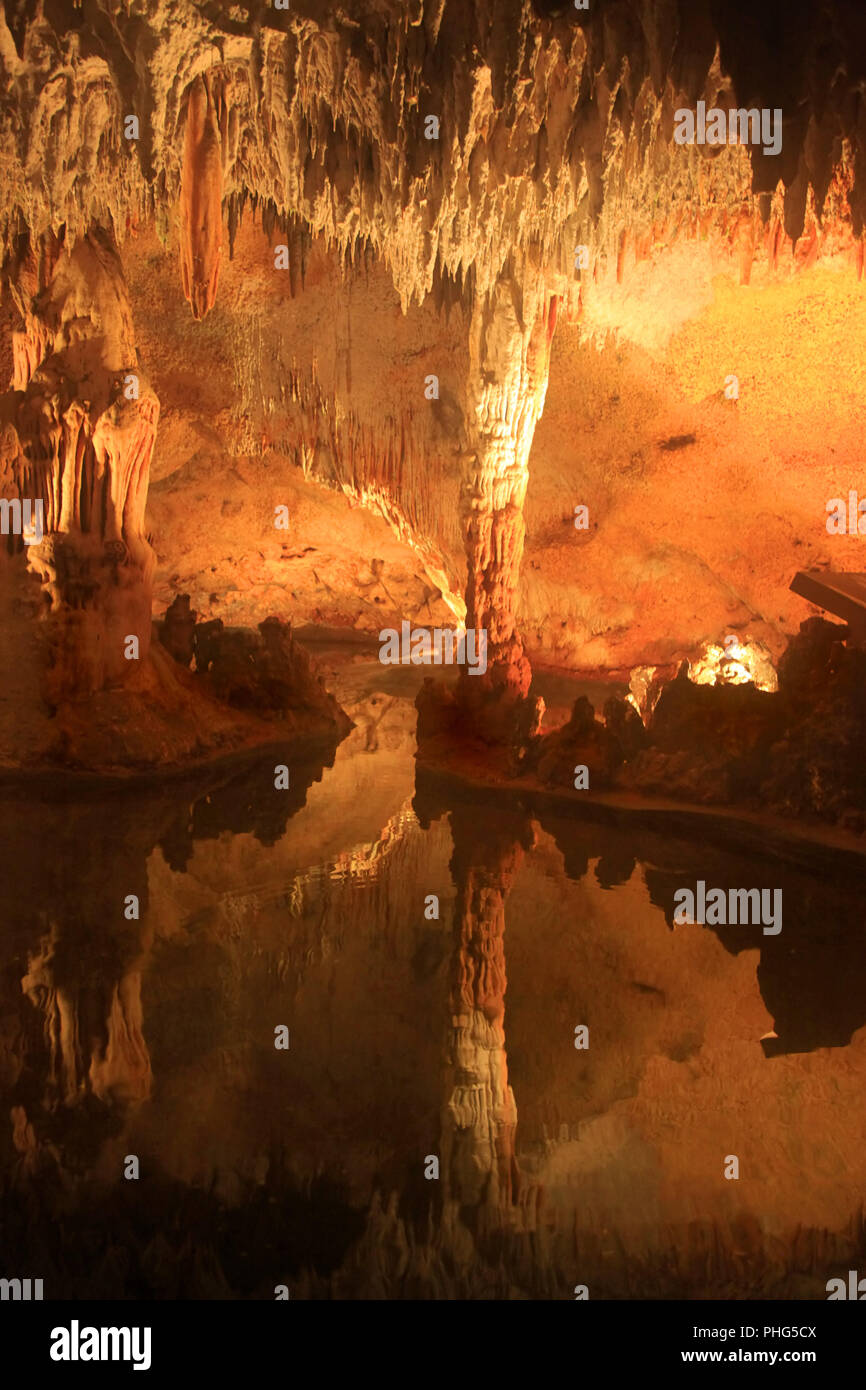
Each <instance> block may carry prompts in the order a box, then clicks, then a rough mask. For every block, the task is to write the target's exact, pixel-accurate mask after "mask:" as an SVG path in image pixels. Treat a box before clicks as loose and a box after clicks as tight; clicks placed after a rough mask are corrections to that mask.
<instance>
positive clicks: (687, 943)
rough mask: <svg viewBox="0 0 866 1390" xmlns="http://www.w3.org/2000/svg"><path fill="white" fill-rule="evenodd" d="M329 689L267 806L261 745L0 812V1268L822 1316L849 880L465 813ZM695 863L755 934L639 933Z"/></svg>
mask: <svg viewBox="0 0 866 1390" xmlns="http://www.w3.org/2000/svg"><path fill="white" fill-rule="evenodd" d="M363 701H366V704H364V707H363V709H359V710H356V711H353V712H354V713H355V714H356V724H357V727H356V730H355V732H354V733H353V734H352V735H351V736H350V737H349V738H348V739H347V740H346V742H345V744H344V745H342V746H341V748H340V749H339V750H338V752H337V754H336V758H335V759H333V760H332V763H331V764H329V765H328V768H326V769H325V768H323V767H322V766H321V765H319V766H315V767H310V768H307V769H306V770H304V769H301V768H299V767H296V766H294V765H293V766H292V777H291V791H290V792H279V791H276V790H275V789H274V785H273V759H271V761H270V763H269V764H267V765H261V764H259V765H255V764H253V765H251V766H249V767H247V768H246V769H244V770H243V771H240V770H238V771H237V772H236V773H235V774H233V775H232V776H228V775H224V776H222V777H221V778H215V779H212V780H211V781H210V782H208V783H205V784H195V783H187V784H183V785H181V784H175V785H173V786H172V787H170V788H169V787H163V788H160V789H158V790H157V789H152V790H150V791H136V792H135V793H134V794H133V795H126V796H124V795H120V794H118V795H116V796H115V797H113V798H111V799H106V798H105V796H104V795H103V796H101V797H98V798H90V799H88V798H86V797H84V796H80V797H79V798H78V799H77V800H75V801H72V800H71V799H69V798H68V797H67V798H64V799H63V800H60V799H52V798H51V797H50V796H48V795H47V794H45V795H43V796H41V797H40V799H38V800H37V799H34V798H32V797H27V796H24V795H21V794H20V793H18V794H17V795H16V796H15V797H14V798H12V797H8V796H7V797H5V798H3V799H0V832H2V836H3V844H4V846H5V850H4V862H3V868H4V890H5V891H4V901H5V911H4V936H3V941H4V946H3V956H2V977H0V1098H2V1107H3V1111H4V1112H5V1114H6V1115H7V1117H8V1119H7V1123H6V1124H5V1125H4V1126H3V1128H2V1130H0V1163H2V1194H0V1220H2V1230H3V1239H2V1246H0V1265H2V1269H0V1273H2V1274H3V1275H4V1276H6V1277H15V1276H16V1275H24V1274H30V1275H32V1276H33V1277H41V1278H43V1279H44V1280H45V1286H46V1296H48V1297H51V1296H53V1297H82V1298H86V1297H95V1296H101V1297H158V1298H173V1297H197V1298H208V1297H246V1298H249V1297H253V1298H271V1297H273V1290H274V1287H275V1285H277V1284H278V1283H288V1284H289V1285H290V1288H291V1290H292V1296H293V1297H336V1298H353V1297H424V1298H453V1297H458V1298H461V1297H467V1298H483V1297H495V1298H507V1297H539V1298H570V1297H572V1296H573V1295H572V1289H573V1287H574V1285H575V1284H577V1283H587V1284H589V1286H590V1290H591V1296H592V1297H651V1296H661V1297H673V1296H681V1295H685V1296H694V1297H701V1296H706V1295H707V1293H715V1294H717V1296H721V1297H744V1296H747V1295H754V1294H755V1293H756V1292H757V1293H758V1294H760V1293H764V1294H765V1295H766V1294H771V1295H776V1296H781V1297H823V1286H824V1283H825V1281H826V1279H827V1278H829V1277H830V1275H831V1274H832V1273H833V1272H834V1262H837V1263H840V1264H844V1263H845V1262H846V1261H847V1260H849V1259H854V1258H856V1256H857V1252H858V1250H859V1249H860V1245H861V1244H862V1233H861V1229H860V1228H858V1226H857V1219H858V1204H859V1197H858V1193H859V1191H862V1185H863V1179H864V1177H866V1173H864V1160H863V1145H862V1135H861V1134H860V1132H859V1129H858V1121H857V1113H858V1100H859V1096H860V1094H861V1092H862V1083H863V1064H864V1055H866V1047H864V1041H863V1040H862V1039H861V1037H860V1035H859V1033H858V1030H862V1028H863V1025H864V1023H866V963H864V962H866V952H864V951H863V941H862V935H863V932H864V924H863V921H862V916H861V915H858V913H857V911H856V903H857V902H858V900H859V891H860V878H859V877H858V872H857V870H856V868H855V866H853V865H852V864H851V863H850V862H843V861H841V860H837V861H832V860H830V859H827V860H826V863H825V865H824V870H823V872H822V871H821V865H810V866H809V868H808V870H807V869H806V868H803V867H802V866H798V865H796V864H795V863H787V864H783V863H781V862H779V861H778V860H773V859H769V858H766V857H765V858H763V859H762V858H760V857H758V856H754V857H750V856H747V855H746V854H744V852H743V851H742V850H737V851H736V852H731V851H725V850H723V849H720V848H713V847H712V846H708V845H707V844H701V843H699V842H697V841H688V840H684V839H682V838H680V839H673V838H671V837H670V836H663V835H660V834H658V833H655V832H653V831H650V830H647V829H645V828H639V827H638V828H635V826H634V824H632V823H629V824H625V823H623V824H617V823H616V822H611V823H608V824H599V823H595V822H593V821H591V820H587V819H582V820H575V819H574V818H573V817H570V816H565V815H564V814H562V812H561V811H558V810H554V809H551V806H550V804H549V803H544V804H541V803H539V804H538V805H534V804H532V803H531V801H527V802H526V803H525V804H524V805H523V806H522V807H519V806H510V805H509V804H506V803H505V802H504V800H503V798H501V797H498V798H492V799H491V798H484V797H480V796H478V797H471V798H467V797H466V796H465V794H463V793H459V794H458V793H457V792H456V791H455V790H454V788H449V787H448V785H447V783H445V782H437V780H436V779H435V778H429V777H426V778H424V777H418V778H416V776H415V769H414V764H413V743H412V728H413V721H414V711H413V709H412V705H411V692H410V693H409V695H408V696H407V698H405V699H404V698H402V697H400V698H397V697H393V696H389V697H388V698H387V699H386V700H384V701H383V700H382V698H381V695H380V694H377V693H376V692H375V691H372V692H370V691H368V692H367V693H366V694H365V695H364V696H363ZM371 728H375V730H376V737H375V739H372V740H371V737H370V729H371ZM698 878H703V879H705V880H706V881H707V882H711V883H712V884H714V885H718V886H721V887H728V886H750V885H751V884H752V883H753V882H754V883H755V884H761V883H763V884H766V885H771V884H772V885H774V886H782V887H783V891H784V901H785V919H784V930H783V931H782V933H781V934H780V935H779V936H778V937H765V936H763V935H762V933H761V929H760V927H757V928H749V927H737V928H718V929H712V928H701V927H677V928H676V929H674V927H673V902H674V894H675V892H676V890H677V888H678V887H681V886H689V885H693V884H694V883H695V881H696V880H697V879H698ZM428 894H435V895H436V896H437V897H438V898H439V903H440V916H439V918H438V919H433V920H428V919H426V918H425V916H424V912H423V908H424V902H425V898H426V896H427V895H428ZM130 895H135V897H137V899H138V901H139V915H138V917H135V916H133V917H131V918H130V917H127V916H125V915H124V903H125V902H127V900H128V898H129V896H130ZM506 924H507V925H506ZM506 961H507V962H508V972H507V973H508V981H509V991H508V1009H507V1012H506V985H507V973H506ZM279 1023H285V1024H286V1025H288V1026H289V1027H290V1029H291V1048H290V1050H289V1051H288V1052H286V1053H280V1052H278V1051H276V1050H275V1049H274V1047H273V1030H274V1026H275V1025H276V1024H279ZM577 1023H586V1024H587V1026H588V1027H589V1029H590V1038H591V1043H590V1049H589V1051H588V1052H587V1053H579V1052H577V1051H576V1050H575V1049H574V1047H573V1031H574V1025H575V1024H577ZM767 1034H775V1035H776V1036H775V1037H772V1036H769V1037H768V1036H765V1035H767ZM761 1039H763V1041H760V1040H761ZM731 1151H733V1152H738V1153H740V1154H741V1158H742V1162H743V1169H744V1173H745V1175H746V1179H747V1180H746V1181H744V1182H742V1183H741V1184H740V1186H739V1188H738V1189H737V1190H736V1191H734V1190H733V1189H734V1188H735V1186H736V1185H734V1184H725V1183H724V1181H723V1180H722V1179H721V1171H722V1158H723V1155H724V1153H725V1152H731ZM130 1153H135V1154H136V1155H138V1156H139V1159H140V1163H141V1178H140V1180H139V1181H138V1182H129V1181H126V1180H125V1179H124V1178H123V1177H122V1172H123V1161H124V1158H125V1156H126V1155H128V1154H130ZM428 1155H436V1156H438V1158H439V1160H440V1175H439V1179H438V1182H437V1181H435V1180H434V1181H428V1180H427V1179H426V1178H425V1177H424V1169H425V1160H426V1158H427V1156H428ZM861 1258H862V1256H861Z"/></svg>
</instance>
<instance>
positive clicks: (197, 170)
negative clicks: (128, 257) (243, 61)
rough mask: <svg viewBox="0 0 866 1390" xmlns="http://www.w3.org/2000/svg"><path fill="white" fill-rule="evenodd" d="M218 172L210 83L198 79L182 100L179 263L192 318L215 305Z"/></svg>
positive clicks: (216, 129)
mask: <svg viewBox="0 0 866 1390" xmlns="http://www.w3.org/2000/svg"><path fill="white" fill-rule="evenodd" d="M222 198H223V168H222V151H221V144H220V130H219V116H218V113H217V103H216V97H215V89H214V82H213V80H212V79H211V78H210V76H209V75H207V74H206V75H205V76H203V77H197V78H196V80H195V81H194V82H193V83H192V84H191V86H190V89H189V93H188V98H187V114H186V134H185V136H184V147H183V172H182V174H181V184H180V264H181V278H182V283H183V293H184V297H185V298H186V300H187V301H188V303H189V304H190V305H191V306H192V314H193V318H195V319H203V318H204V316H205V314H207V313H208V311H209V310H210V309H212V308H213V306H214V304H215V302H216V292H217V284H218V282H219V272H220V250H221V247H222Z"/></svg>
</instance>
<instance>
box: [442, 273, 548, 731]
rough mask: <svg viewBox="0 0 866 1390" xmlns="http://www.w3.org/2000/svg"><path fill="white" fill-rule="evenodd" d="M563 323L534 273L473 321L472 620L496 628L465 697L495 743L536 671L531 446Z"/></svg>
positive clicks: (483, 306) (468, 514)
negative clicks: (526, 638) (530, 599)
mask: <svg viewBox="0 0 866 1390" xmlns="http://www.w3.org/2000/svg"><path fill="white" fill-rule="evenodd" d="M555 322H556V300H555V298H554V297H553V296H550V295H548V294H547V293H546V290H545V286H544V284H543V282H542V281H541V280H540V279H539V278H538V277H532V276H531V275H530V274H527V277H526V279H525V280H524V281H523V284H522V287H521V288H519V287H518V284H517V282H516V281H515V280H511V279H507V278H503V279H502V280H500V281H499V283H498V284H497V286H496V289H495V291H494V292H493V294H492V295H491V297H490V299H489V300H487V299H485V300H483V301H479V302H476V305H475V310H474V314H473V318H472V324H471V328H470V363H471V373H470V380H469V382H468V383H467V390H466V397H467V400H466V418H467V420H468V422H469V423H468V426H467V436H468V445H469V449H468V451H467V454H466V456H465V460H464V483H463V498H462V510H463V525H464V535H465V541H466V559H467V580H466V626H467V628H474V629H476V630H481V631H485V632H486V633H487V662H488V670H487V674H486V675H485V676H483V677H482V678H481V679H479V680H476V681H472V680H468V679H466V678H465V677H464V679H463V680H462V686H461V699H462V700H463V701H464V702H465V703H466V705H467V707H468V708H470V709H471V710H472V711H473V712H474V715H475V726H476V732H477V733H478V734H479V735H480V736H481V737H487V736H489V737H490V738H491V741H497V740H501V739H503V738H509V737H510V736H512V734H513V732H514V730H515V728H516V725H515V720H517V721H518V722H519V721H520V715H519V713H518V707H519V706H520V705H521V704H525V702H526V701H527V698H528V695H529V686H530V681H531V677H532V673H531V670H530V666H529V661H528V660H527V658H526V656H525V654H524V651H523V644H522V642H521V639H520V636H519V634H518V632H517V627H516V617H515V607H516V595H517V585H518V581H519V576H520V562H521V559H522V556H523V543H524V535H525V525H524V521H523V503H524V498H525V496H526V486H527V483H528V481H529V451H530V448H531V446H532V439H533V434H534V431H535V426H536V423H537V421H538V419H539V418H540V416H541V412H542V410H543V408H544V398H545V394H546V391H547V379H548V371H549V366H550V344H551V338H552V335H553V329H554V325H555ZM526 718H527V719H528V720H530V721H531V719H532V715H531V714H529V713H527V715H526Z"/></svg>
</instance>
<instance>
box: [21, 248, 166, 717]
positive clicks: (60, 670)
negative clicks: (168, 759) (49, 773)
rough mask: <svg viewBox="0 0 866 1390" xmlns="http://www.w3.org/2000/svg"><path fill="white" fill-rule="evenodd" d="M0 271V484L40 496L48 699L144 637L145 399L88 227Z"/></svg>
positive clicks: (111, 673) (148, 407) (114, 286)
mask: <svg viewBox="0 0 866 1390" xmlns="http://www.w3.org/2000/svg"><path fill="white" fill-rule="evenodd" d="M37 256H38V261H34V259H32V258H29V257H28V258H27V260H25V261H24V262H23V263H22V265H21V267H20V268H19V273H18V275H17V278H16V279H15V281H14V282H13V293H14V294H15V297H16V299H17V301H18V304H19V308H20V309H21V313H22V318H23V330H22V331H21V332H19V333H17V334H16V335H15V343H14V347H15V376H14V381H13V387H14V389H13V391H11V392H10V393H8V394H7V395H6V396H5V397H3V398H2V401H0V423H2V435H0V441H2V442H0V482H2V484H3V493H4V495H7V496H8V495H10V494H14V495H17V496H20V497H21V498H29V499H34V500H35V501H39V500H41V502H42V504H43V515H44V520H43V529H44V536H43V538H42V540H41V541H40V542H39V543H37V544H31V545H30V546H28V548H27V553H26V560H25V557H24V556H23V555H22V556H20V557H19V559H20V560H21V561H22V562H26V564H27V566H28V569H29V571H30V572H31V573H33V574H35V575H36V576H38V578H39V580H40V581H41V583H42V586H43V592H44V594H45V596H46V597H47V599H48V614H47V632H48V636H49V641H50V672H49V676H48V680H47V684H46V689H45V694H46V697H47V698H48V699H49V701H50V702H52V703H54V702H57V701H61V700H64V699H70V698H75V697H77V696H81V695H87V694H90V693H93V692H94V691H97V690H100V689H102V688H104V687H105V686H108V685H112V684H115V683H117V682H120V681H122V680H123V678H124V677H125V676H127V675H128V674H129V672H130V670H131V669H134V668H135V666H136V665H137V663H136V662H131V661H128V660H127V659H126V657H125V645H126V639H127V638H128V637H129V636H130V635H132V636H135V637H137V638H138V642H139V656H140V658H142V659H143V658H144V657H145V656H146V654H147V650H148V647H149V643H150V629H151V594H152V581H153V571H154V567H155V556H154V553H153V551H152V549H151V547H150V545H149V544H148V541H147V538H146V535H145V530H144V513H145V504H146V500H147V487H148V477H149V472H150V462H151V456H152V453H153V446H154V440H155V437H156V426H157V420H158V417H159V402H158V400H157V397H156V394H155V393H154V391H153V390H152V389H151V387H150V386H149V385H148V383H147V380H146V378H145V376H144V375H143V373H142V371H141V368H140V367H139V365H138V355H137V352H136V348H135V338H134V332H133V325H132V316H131V313H130V308H129V301H128V297H127V291H126V285H125V282H124V277H123V270H122V267H121V263H120V258H119V256H118V254H117V251H116V249H115V247H114V245H113V244H112V242H111V240H110V238H109V237H108V235H107V234H106V233H104V232H101V231H92V232H91V233H90V234H89V235H88V236H87V237H85V238H83V239H81V240H79V241H77V242H76V243H75V245H74V247H73V248H72V249H71V250H69V249H65V248H62V247H60V246H58V245H57V244H52V245H50V246H43V247H40V248H39V250H38V252H37Z"/></svg>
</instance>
